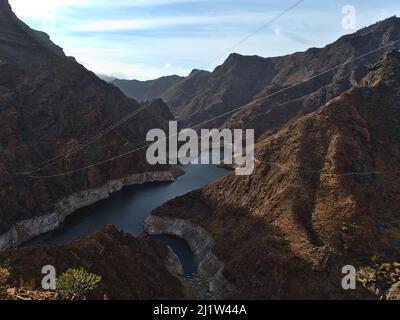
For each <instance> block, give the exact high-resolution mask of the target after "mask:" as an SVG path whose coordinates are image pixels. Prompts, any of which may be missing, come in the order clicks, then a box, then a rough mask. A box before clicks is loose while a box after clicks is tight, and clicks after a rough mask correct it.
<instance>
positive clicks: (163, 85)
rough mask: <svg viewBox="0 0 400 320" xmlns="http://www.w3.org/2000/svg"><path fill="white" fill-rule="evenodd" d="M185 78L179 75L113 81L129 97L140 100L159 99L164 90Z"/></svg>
mask: <svg viewBox="0 0 400 320" xmlns="http://www.w3.org/2000/svg"><path fill="white" fill-rule="evenodd" d="M183 79H184V78H183V77H179V76H169V77H162V78H158V79H156V80H149V81H138V80H119V79H116V80H113V81H111V83H112V84H113V85H115V86H116V87H118V88H120V89H121V91H122V92H123V93H125V94H126V95H127V96H128V97H131V98H133V99H136V100H138V101H147V100H154V99H159V98H161V97H162V96H163V94H164V92H165V91H167V90H168V89H170V88H171V87H173V86H175V85H177V84H178V83H179V82H181V81H182V80H183Z"/></svg>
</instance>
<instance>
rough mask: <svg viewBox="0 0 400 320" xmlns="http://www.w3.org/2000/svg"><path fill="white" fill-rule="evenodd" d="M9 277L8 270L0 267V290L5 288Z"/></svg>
mask: <svg viewBox="0 0 400 320" xmlns="http://www.w3.org/2000/svg"><path fill="white" fill-rule="evenodd" d="M9 276H10V269H9V268H7V267H3V266H0V288H3V287H5V286H6V284H7V280H8V277H9Z"/></svg>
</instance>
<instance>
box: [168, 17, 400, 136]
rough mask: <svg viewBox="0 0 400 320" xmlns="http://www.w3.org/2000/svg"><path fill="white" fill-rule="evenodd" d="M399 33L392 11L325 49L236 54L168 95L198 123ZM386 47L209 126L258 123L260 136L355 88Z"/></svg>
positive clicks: (181, 114) (177, 110) (186, 119)
mask: <svg viewBox="0 0 400 320" xmlns="http://www.w3.org/2000/svg"><path fill="white" fill-rule="evenodd" d="M399 39H400V19H399V18H395V17H393V18H390V19H387V20H385V21H382V22H379V23H377V24H375V25H372V26H370V27H368V28H365V29H362V30H360V31H358V32H356V33H355V34H351V35H347V36H344V37H342V38H340V39H339V40H338V41H336V42H334V43H332V44H331V45H328V46H326V47H324V48H322V49H317V48H312V49H309V50H307V51H306V52H299V53H295V54H292V55H288V56H283V57H274V58H261V57H258V56H241V55H239V54H232V55H230V56H229V58H228V59H227V60H226V61H225V63H224V64H222V65H221V66H219V67H217V68H216V69H215V70H214V72H213V73H212V74H211V75H208V76H207V78H206V79H205V80H206V81H205V82H202V83H200V85H199V86H197V87H196V88H191V90H190V91H185V88H183V87H182V88H179V90H175V92H174V95H179V94H181V96H182V98H181V99H178V100H175V101H174V103H173V104H171V102H170V101H169V100H167V99H165V101H167V104H169V105H170V104H171V110H173V111H174V114H175V116H176V117H177V118H178V119H180V120H181V121H182V122H183V123H185V124H186V126H193V125H196V124H199V123H202V122H204V121H207V120H209V119H211V118H213V117H216V116H219V115H221V114H224V113H225V112H230V111H232V110H234V109H236V108H238V107H240V106H243V105H245V104H248V103H250V102H252V101H255V100H257V99H258V98H260V97H265V96H268V95H270V94H273V93H275V92H278V91H280V90H282V89H285V88H288V87H290V86H292V85H294V84H297V83H299V82H300V81H302V80H304V79H307V78H310V77H313V76H314V75H316V74H318V73H320V72H322V71H325V70H329V69H330V68H333V67H336V66H338V65H341V64H343V63H344V62H346V61H348V60H350V59H353V58H356V57H358V56H360V55H363V54H365V53H367V52H370V51H372V50H375V49H377V48H379V47H381V46H384V45H387V44H389V43H391V42H393V41H395V40H399ZM396 46H397V47H398V48H400V46H399V43H397V45H396ZM387 50H390V49H389V48H388V49H387ZM387 50H381V51H378V52H375V53H374V54H372V55H368V56H366V57H364V58H363V59H361V60H358V61H356V62H354V63H350V64H348V65H346V67H343V68H340V69H337V70H334V71H332V72H330V73H327V74H325V75H324V76H322V77H318V78H316V79H313V80H311V81H308V82H307V83H305V84H302V85H300V86H297V87H295V88H292V89H289V90H287V91H285V92H284V93H283V94H279V95H277V96H275V97H273V98H270V99H268V100H265V101H263V102H259V103H255V104H254V105H252V106H251V107H248V108H246V109H245V110H242V111H240V112H234V113H232V114H230V115H227V116H225V117H221V118H218V119H217V120H216V121H214V122H211V123H208V124H207V125H206V126H207V127H219V126H222V125H224V126H227V127H234V128H255V129H256V135H257V136H261V135H263V134H264V133H267V134H271V132H273V131H274V130H277V129H279V128H280V127H281V126H282V125H284V124H286V123H287V122H288V121H290V120H293V119H296V118H298V117H300V116H302V115H305V114H308V113H310V112H313V111H315V110H316V109H318V108H319V107H320V106H321V105H322V104H325V103H326V102H327V101H329V100H331V99H333V98H334V97H336V96H338V95H340V94H341V93H343V92H345V91H346V90H348V89H350V88H351V87H352V86H353V85H354V84H356V83H357V82H358V81H360V80H361V79H362V78H363V77H364V76H365V74H366V72H367V70H368V65H369V64H374V63H376V62H377V61H378V60H379V58H381V57H382V56H384V53H385V51H387Z"/></svg>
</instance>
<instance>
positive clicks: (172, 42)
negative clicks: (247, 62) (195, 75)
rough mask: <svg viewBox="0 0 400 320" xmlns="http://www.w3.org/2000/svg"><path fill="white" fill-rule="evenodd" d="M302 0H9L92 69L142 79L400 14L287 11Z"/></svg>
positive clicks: (326, 6) (320, 6)
mask: <svg viewBox="0 0 400 320" xmlns="http://www.w3.org/2000/svg"><path fill="white" fill-rule="evenodd" d="M298 1H299V0H213V1H210V0H111V1H110V0H35V1H33V0H9V2H10V4H11V6H12V8H13V10H14V12H15V13H16V14H17V16H18V17H19V18H20V19H21V20H23V21H24V22H26V23H27V24H29V25H30V26H31V27H32V28H34V29H37V30H41V31H44V32H46V33H48V34H49V35H50V37H51V39H52V41H53V42H55V43H56V44H58V45H59V46H61V47H63V48H64V51H65V53H66V54H67V55H69V56H74V57H75V58H76V59H77V61H78V62H80V63H82V64H83V65H84V66H85V67H86V68H87V69H89V70H91V71H94V72H96V73H98V74H105V75H110V76H114V77H117V78H122V79H138V80H150V79H155V78H158V77H161V76H166V75H171V74H178V75H182V76H185V75H188V74H189V73H190V71H191V70H192V69H205V70H210V71H212V70H213V69H214V68H215V67H216V66H217V65H219V64H221V63H223V61H224V60H225V59H226V58H227V57H228V55H229V54H230V53H232V52H236V53H240V54H245V55H259V56H263V57H271V56H278V55H286V54H291V53H293V52H297V51H304V50H307V49H308V48H310V47H323V46H325V45H327V44H329V43H331V42H333V41H335V40H336V39H337V38H338V37H340V36H342V35H345V34H348V33H353V32H355V31H356V29H360V28H362V27H365V26H368V25H370V24H372V23H375V22H377V21H380V20H383V19H385V18H388V17H390V16H393V15H397V16H400V4H399V2H398V0H378V1H377V0H369V1H365V0H335V1H320V0H304V1H303V2H301V3H300V4H299V5H297V6H295V7H294V8H292V9H291V10H289V11H288V12H286V13H285V14H283V15H282V12H284V11H285V10H287V9H288V8H289V7H291V6H293V5H294V4H296V3H297V2H298ZM349 6H351V7H349ZM349 8H350V9H349ZM354 10H355V11H354ZM277 16H280V17H279V19H275V18H276V17H277ZM271 20H273V22H272V23H269V22H270V21H271ZM255 31H257V32H255Z"/></svg>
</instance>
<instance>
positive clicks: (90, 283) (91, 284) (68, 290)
mask: <svg viewBox="0 0 400 320" xmlns="http://www.w3.org/2000/svg"><path fill="white" fill-rule="evenodd" d="M100 281H101V276H98V275H96V274H93V273H90V272H88V271H87V270H86V269H85V268H83V267H82V268H79V269H68V270H67V271H65V272H64V273H62V274H61V275H60V276H59V277H58V278H57V289H56V291H57V293H58V294H59V296H60V298H61V299H70V300H76V299H85V298H86V297H85V296H86V294H87V293H88V292H90V291H92V290H94V289H96V288H97V286H98V283H99V282H100Z"/></svg>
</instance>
